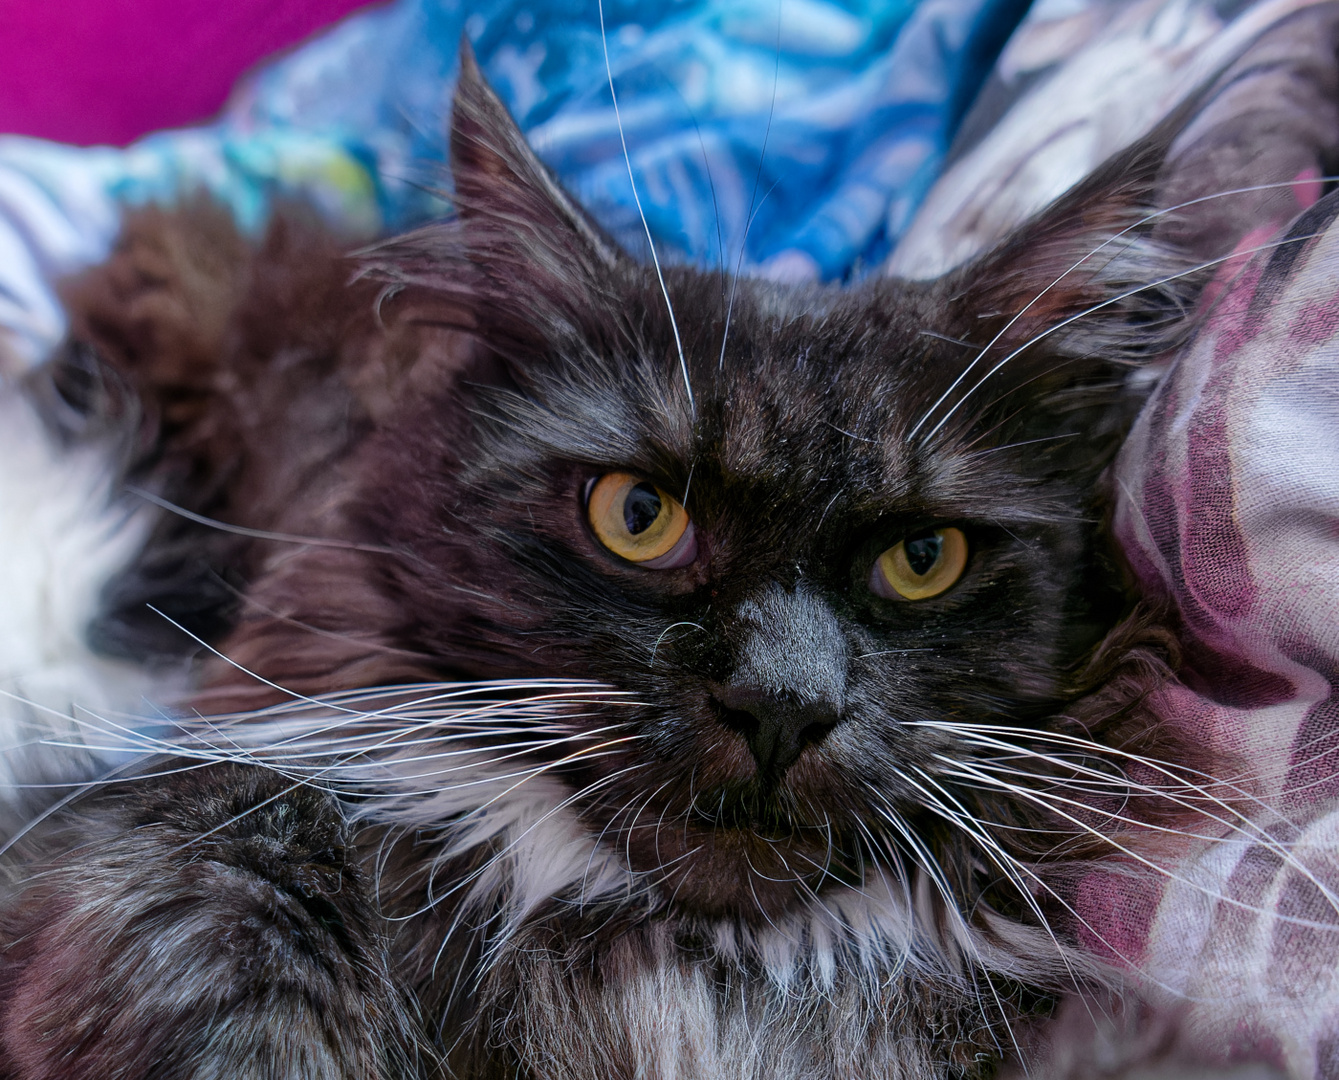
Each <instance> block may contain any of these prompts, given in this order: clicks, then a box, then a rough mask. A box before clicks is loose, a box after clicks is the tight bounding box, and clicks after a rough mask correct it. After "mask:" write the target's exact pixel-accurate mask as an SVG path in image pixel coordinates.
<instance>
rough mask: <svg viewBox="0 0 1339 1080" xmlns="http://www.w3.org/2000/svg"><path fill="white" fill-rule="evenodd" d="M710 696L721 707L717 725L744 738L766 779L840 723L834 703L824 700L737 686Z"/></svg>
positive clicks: (781, 769)
mask: <svg viewBox="0 0 1339 1080" xmlns="http://www.w3.org/2000/svg"><path fill="white" fill-rule="evenodd" d="M714 696H715V698H716V700H717V701H718V702H720V704H721V705H722V706H723V707H722V709H721V713H720V717H721V723H723V724H724V725H725V726H726V727H728V728H730V729H732V730H734V731H737V732H739V734H741V735H743V736H744V740H745V741H746V742H747V743H748V745H749V750H750V751H751V752H752V754H753V759H754V760H755V761H756V762H757V763H758V771H759V772H760V773H761V774H762V775H764V776H769V777H777V776H780V775H781V774H782V773H784V772H785V771H786V770H787V769H789V768H790V767H791V766H792V765H793V764H795V761H796V759H798V758H799V756H800V754H801V753H802V752H803V751H804V748H805V747H806V746H811V745H814V744H816V743H820V742H822V741H823V739H824V738H825V737H826V735H827V733H828V732H829V731H831V730H832V729H833V728H834V727H836V726H837V723H838V721H840V720H841V710H840V709H839V707H838V706H837V704H836V703H835V702H832V701H828V700H824V699H820V700H817V701H803V702H802V701H794V700H788V699H787V698H784V697H778V696H777V695H776V694H774V693H772V692H771V691H769V690H765V689H762V688H760V687H753V686H740V685H730V686H722V687H718V688H717V689H716V692H715V695H714Z"/></svg>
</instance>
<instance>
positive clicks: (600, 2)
mask: <svg viewBox="0 0 1339 1080" xmlns="http://www.w3.org/2000/svg"><path fill="white" fill-rule="evenodd" d="M596 8H597V10H598V12H599V16H600V45H601V46H602V47H603V49H604V70H605V75H606V76H607V77H608V80H609V96H610V98H611V99H612V100H613V103H614V123H615V124H616V125H617V126H618V141H619V142H620V143H621V144H622V146H623V162H624V164H625V165H627V167H628V183H629V184H631V185H632V201H633V202H634V203H636V204H637V214H638V216H640V217H641V219H642V228H643V229H645V230H646V243H647V244H648V245H649V246H650V249H651V263H652V265H653V266H654V267H655V270H656V280H657V281H659V282H660V293H661V295H662V296H663V297H664V298H665V310H666V312H667V313H668V314H669V321H670V329H671V330H673V331H674V347H675V348H676V349H677V350H678V352H679V368H680V370H681V371H682V372H683V388H684V391H685V392H686V393H687V394H688V410H689V412H690V413H691V414H692V415H693V417H694V418H696V416H697V404H696V402H694V400H693V384H692V380H691V379H689V377H688V360H687V359H686V358H685V356H684V353H683V341H682V340H680V338H679V323H678V320H676V319H675V317H674V305H673V304H672V303H670V295H669V289H668V288H666V287H665V275H664V274H663V273H661V270H660V257H659V256H658V255H657V254H656V242H655V241H654V240H653V239H652V238H651V226H650V224H648V223H647V220H646V212H645V211H644V210H643V209H642V198H641V196H640V195H639V194H638V193H637V180H636V178H635V177H634V176H633V175H632V158H631V157H630V156H629V155H628V140H627V137H626V136H625V135H624V133H623V117H622V115H621V114H620V113H619V110H618V93H617V91H615V89H614V69H613V67H612V66H611V65H610V63H609V37H608V35H607V34H606V33H605V28H604V0H597V2H596Z"/></svg>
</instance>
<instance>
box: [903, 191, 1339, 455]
mask: <svg viewBox="0 0 1339 1080" xmlns="http://www.w3.org/2000/svg"><path fill="white" fill-rule="evenodd" d="M1319 179H1320V180H1322V181H1327V180H1334V179H1339V178H1336V177H1332V176H1326V177H1320V178H1319ZM1296 186H1297V182H1296V181H1295V180H1283V181H1277V182H1273V183H1268V184H1251V185H1248V186H1246V187H1240V188H1230V189H1228V190H1226V191H1217V192H1213V193H1212V194H1210V195H1201V196H1198V197H1197V198H1194V199H1187V200H1186V201H1184V202H1180V203H1176V204H1175V205H1173V206H1168V207H1165V208H1163V209H1161V210H1154V211H1151V212H1150V213H1148V214H1146V215H1145V216H1144V217H1142V218H1140V219H1139V220H1137V221H1135V222H1132V223H1131V224H1129V225H1127V226H1126V227H1125V228H1123V229H1121V230H1120V231H1119V232H1117V233H1115V234H1114V235H1113V236H1110V237H1108V238H1107V239H1106V240H1104V241H1102V243H1100V244H1098V245H1097V247H1095V248H1093V249H1092V250H1091V251H1089V252H1088V253H1087V254H1085V255H1084V256H1083V257H1082V258H1081V259H1079V260H1078V261H1077V262H1075V263H1074V264H1073V265H1072V266H1070V267H1069V268H1068V269H1066V270H1065V271H1064V272H1063V273H1062V274H1061V275H1060V276H1059V277H1057V278H1056V279H1055V280H1054V281H1052V282H1051V283H1050V284H1049V285H1047V286H1046V287H1045V288H1044V289H1042V290H1041V292H1039V293H1038V294H1037V295H1036V296H1035V297H1033V298H1032V300H1030V301H1029V302H1028V303H1027V304H1026V305H1024V306H1023V308H1021V309H1020V310H1019V311H1018V312H1017V313H1016V314H1015V315H1014V316H1013V317H1012V318H1010V319H1009V321H1008V322H1007V323H1006V324H1005V325H1004V327H1003V328H1001V329H1000V331H999V332H998V333H997V334H996V335H995V336H994V337H993V338H991V339H990V341H988V342H987V343H986V344H985V345H984V346H983V347H982V348H981V350H980V351H979V352H978V353H977V355H976V356H975V357H974V358H973V359H972V361H971V362H970V363H969V364H968V365H967V367H965V368H964V369H963V370H962V372H961V373H960V374H959V375H958V377H957V378H956V379H954V380H953V382H952V383H951V384H949V387H948V389H947V390H945V391H944V392H943V393H942V394H941V395H940V396H939V397H938V398H937V399H936V400H935V401H934V403H933V404H932V405H931V406H930V407H929V408H928V409H927V410H926V411H925V413H924V415H923V416H922V417H921V418H920V419H919V420H918V421H916V424H915V425H914V426H913V427H912V429H911V431H910V432H908V433H907V441H908V442H910V441H911V440H912V439H914V438H915V437H916V433H917V432H918V431H920V429H921V426H922V425H923V424H925V423H926V421H928V420H929V419H930V417H931V416H933V415H934V413H935V410H937V409H938V408H939V406H940V405H942V404H943V403H944V402H945V401H946V400H948V398H949V397H950V395H952V393H953V391H954V390H956V389H957V388H958V386H959V384H961V382H962V381H963V380H964V379H965V378H966V377H967V376H968V375H969V374H970V373H971V371H972V368H974V367H975V366H976V364H977V363H978V362H979V361H980V360H981V359H982V358H983V357H984V356H985V355H986V353H987V352H989V351H990V349H991V348H993V347H994V345H995V344H996V343H997V342H998V341H999V340H1000V339H1001V338H1002V337H1003V336H1004V335H1005V334H1007V333H1008V332H1009V331H1010V330H1011V329H1012V328H1013V326H1014V324H1015V323H1016V322H1018V320H1019V319H1021V318H1022V317H1023V316H1024V315H1025V314H1027V312H1028V311H1030V310H1031V309H1032V307H1033V306H1034V305H1036V304H1037V303H1038V302H1039V301H1040V300H1041V299H1042V298H1043V297H1044V296H1046V294H1047V293H1049V292H1050V291H1051V290H1052V289H1054V288H1055V287H1056V286H1057V285H1059V284H1060V283H1061V282H1062V281H1064V280H1065V278H1067V277H1068V276H1069V275H1070V274H1071V273H1073V272H1074V271H1075V270H1077V269H1078V268H1079V267H1080V266H1082V265H1083V264H1084V263H1085V262H1087V261H1088V260H1089V259H1090V258H1092V257H1093V256H1094V255H1096V254H1097V253H1098V252H1100V251H1102V250H1103V249H1104V248H1106V247H1107V246H1108V245H1110V244H1113V243H1115V242H1116V241H1118V240H1120V239H1122V238H1123V237H1125V236H1126V235H1127V234H1128V233H1130V232H1132V231H1133V230H1135V229H1139V228H1142V227H1143V226H1145V225H1148V224H1150V223H1152V222H1155V221H1157V220H1158V219H1159V218H1161V217H1165V216H1167V215H1168V214H1174V213H1177V212H1179V211H1181V210H1185V209H1188V208H1190V207H1192V206H1199V205H1200V204H1202V203H1207V202H1211V201H1213V200H1214V199H1222V198H1227V197H1229V196H1232V195H1246V194H1250V193H1252V192H1257V191H1270V190H1274V189H1278V188H1285V187H1289V188H1291V187H1296ZM1245 254H1249V252H1237V251H1234V252H1232V254H1230V255H1227V256H1224V258H1223V259H1221V260H1217V261H1227V260H1228V259H1231V258H1235V257H1237V256H1240V255H1245ZM1209 265H1213V264H1212V263H1211V264H1209ZM1198 269H1204V267H1201V268H1198ZM1192 272H1197V271H1192ZM1158 284H1166V282H1160V283H1158ZM1121 299H1126V297H1121ZM983 381H984V380H983ZM954 408H956V406H955V407H954ZM945 419H947V417H946V418H945ZM942 426H943V424H942V422H941V423H940V424H939V425H937V426H936V428H935V431H937V430H938V429H939V427H942ZM933 435H934V431H932V432H930V434H929V435H927V436H926V438H927V439H928V438H932V437H933Z"/></svg>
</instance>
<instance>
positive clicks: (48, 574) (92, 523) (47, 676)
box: [0, 387, 150, 805]
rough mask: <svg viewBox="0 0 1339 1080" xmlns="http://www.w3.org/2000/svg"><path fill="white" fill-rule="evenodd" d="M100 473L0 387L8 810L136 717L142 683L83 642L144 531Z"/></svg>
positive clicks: (82, 772)
mask: <svg viewBox="0 0 1339 1080" xmlns="http://www.w3.org/2000/svg"><path fill="white" fill-rule="evenodd" d="M111 472H112V470H111V468H110V467H109V463H108V461H107V458H106V453H105V451H102V450H100V449H98V448H93V447H80V448H77V449H74V450H64V449H62V448H60V447H58V446H56V445H55V444H54V442H53V440H52V438H51V437H50V435H49V434H48V432H47V431H46V430H45V429H44V427H43V426H42V424H41V422H40V420H39V419H38V417H37V416H36V415H35V413H34V411H33V408H32V405H31V404H30V402H29V401H28V399H27V398H26V397H25V396H24V395H23V394H22V393H21V392H20V391H18V390H16V389H13V388H11V387H7V388H0V798H3V799H4V800H6V801H7V802H8V803H10V804H11V805H12V804H14V803H16V802H17V801H18V799H19V793H18V791H16V789H15V787H14V785H15V784H17V783H38V782H47V783H53V782H59V781H60V780H63V779H79V778H83V777H85V776H87V775H88V772H89V769H90V767H91V766H94V765H96V764H97V763H98V762H99V761H100V760H103V755H100V754H97V753H91V752H90V751H89V750H86V749H80V748H79V746H89V747H97V746H101V745H108V743H107V739H105V738H104V737H102V736H101V735H100V734H99V733H98V730H97V729H99V728H104V727H105V726H106V723H108V722H111V723H116V724H123V723H125V722H126V720H125V714H126V713H128V712H140V713H142V712H143V711H144V705H143V704H142V699H143V695H144V694H145V693H146V692H147V690H148V688H149V685H150V680H149V678H148V676H147V675H146V674H145V673H144V672H143V671H141V670H140V669H139V668H137V667H135V666H134V665H131V664H126V663H117V662H113V661H110V660H107V659H104V658H102V657H100V656H97V655H96V654H94V653H93V652H92V651H91V650H90V649H89V647H88V644H87V642H86V640H85V634H86V630H87V627H88V625H89V622H90V620H91V619H92V618H93V617H94V616H95V615H96V614H97V612H98V605H99V597H100V595H101V592H102V589H103V587H104V586H105V585H106V583H107V581H108V579H109V578H110V577H111V576H112V575H113V574H115V573H116V572H117V571H118V570H120V569H122V568H123V567H124V566H125V565H126V564H127V563H129V562H130V560H131V559H132V558H134V556H135V553H136V552H137V551H138V549H139V548H140V546H141V544H142V543H143V542H144V536H145V532H146V529H147V525H148V520H147V519H148V514H147V513H144V512H137V510H136V509H135V508H127V507H125V506H123V505H121V504H119V503H118V502H117V500H116V498H115V493H114V492H113V491H112V490H111V488H110V477H111ZM52 742H59V743H65V744H69V745H67V746H53V745H50V743H52ZM75 744H78V745H75ZM107 760H110V759H107Z"/></svg>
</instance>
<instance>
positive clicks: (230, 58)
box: [0, 0, 367, 144]
mask: <svg viewBox="0 0 1339 1080" xmlns="http://www.w3.org/2000/svg"><path fill="white" fill-rule="evenodd" d="M366 5H367V0H0V132H5V133H14V134H20V135H36V136H40V137H42V138H48V139H57V140H59V141H62V142H72V143H81V144H93V143H117V144H124V143H127V142H130V141H131V140H133V139H135V138H137V137H138V136H140V135H144V134H146V133H148V132H150V131H153V130H155V129H158V128H163V127H177V126H180V125H183V124H191V123H196V122H199V121H202V120H206V119H208V118H209V117H210V116H212V115H213V114H214V113H215V112H217V111H218V109H219V107H220V106H221V105H222V104H223V102H224V100H225V98H226V97H227V95H228V91H229V90H230V89H231V87H232V85H233V83H234V82H235V81H236V79H237V77H238V76H239V75H240V74H241V73H242V72H243V71H245V70H246V69H247V68H249V67H251V66H252V65H253V64H255V63H256V62H257V61H259V60H261V59H262V58H263V57H265V56H268V55H269V54H270V53H273V52H275V51H276V50H279V49H283V48H286V47H288V46H291V45H294V44H296V43H297V42H299V41H301V40H302V39H303V38H305V37H307V36H308V35H310V34H312V33H314V32H315V31H317V30H319V29H321V28H322V27H323V26H326V25H328V24H329V23H331V22H334V21H335V20H337V19H339V18H341V17H342V16H344V15H347V14H348V13H349V12H351V11H353V10H354V9H356V8H359V7H363V6H366Z"/></svg>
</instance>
